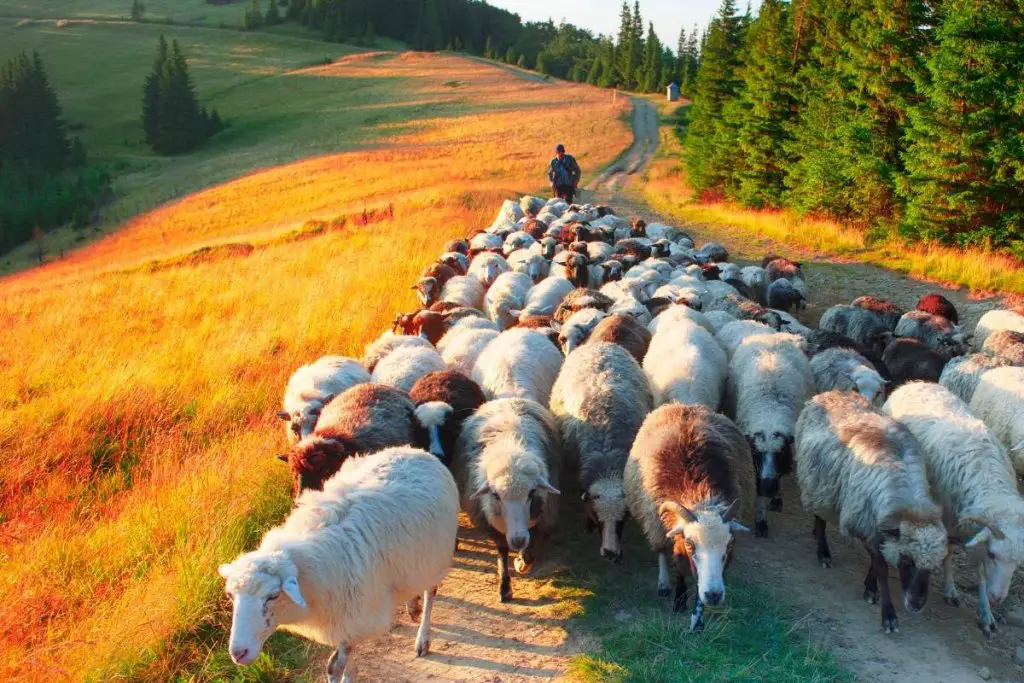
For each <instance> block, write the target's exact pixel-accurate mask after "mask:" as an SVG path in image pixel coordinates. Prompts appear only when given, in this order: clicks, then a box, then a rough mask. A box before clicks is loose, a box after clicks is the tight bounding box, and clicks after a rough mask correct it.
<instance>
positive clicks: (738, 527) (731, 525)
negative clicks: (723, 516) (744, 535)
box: [729, 519, 750, 531]
mask: <svg viewBox="0 0 1024 683" xmlns="http://www.w3.org/2000/svg"><path fill="white" fill-rule="evenodd" d="M729 528H730V529H732V530H733V531H750V528H749V527H745V526H743V525H742V524H740V523H739V522H737V521H736V520H735V519H730V520H729Z"/></svg>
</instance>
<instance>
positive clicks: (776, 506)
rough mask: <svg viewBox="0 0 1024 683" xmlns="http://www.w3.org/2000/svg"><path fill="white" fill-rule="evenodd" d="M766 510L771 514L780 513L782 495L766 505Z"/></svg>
mask: <svg viewBox="0 0 1024 683" xmlns="http://www.w3.org/2000/svg"><path fill="white" fill-rule="evenodd" d="M768 509H769V510H771V511H772V512H782V494H781V493H780V494H779V495H777V496H775V497H774V498H772V499H771V501H769V503H768Z"/></svg>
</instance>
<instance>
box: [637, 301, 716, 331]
mask: <svg viewBox="0 0 1024 683" xmlns="http://www.w3.org/2000/svg"><path fill="white" fill-rule="evenodd" d="M679 320H687V321H689V322H692V323H696V324H697V325H700V326H701V327H703V328H704V329H705V330H707V331H708V334H712V335H713V334H714V333H715V328H714V327H713V326H712V325H711V323H709V322H708V321H707V319H706V318H705V317H704V316H703V315H702V314H701V312H700V311H696V310H694V309H692V308H690V307H689V306H686V305H683V304H675V305H672V306H669V307H668V308H666V309H665V310H664V311H662V312H661V313H659V314H658V315H657V316H655V317H654V320H652V321H651V322H650V323H649V324H648V325H647V329H648V331H649V332H650V333H651V334H655V333H656V332H657V331H658V328H659V327H661V326H662V325H670V324H672V323H675V322H677V321H679Z"/></svg>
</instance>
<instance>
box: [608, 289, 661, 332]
mask: <svg viewBox="0 0 1024 683" xmlns="http://www.w3.org/2000/svg"><path fill="white" fill-rule="evenodd" d="M608 314H609V315H628V316H629V317H630V318H633V319H634V320H636V321H637V322H638V323H640V325H642V326H643V327H647V325H649V324H650V323H651V321H652V320H653V319H654V316H652V315H651V311H650V310H649V309H648V308H647V306H645V305H643V304H642V303H640V302H639V301H638V300H637V299H634V298H633V297H631V296H626V297H623V298H621V299H617V300H616V301H615V303H613V304H612V305H611V307H609V309H608Z"/></svg>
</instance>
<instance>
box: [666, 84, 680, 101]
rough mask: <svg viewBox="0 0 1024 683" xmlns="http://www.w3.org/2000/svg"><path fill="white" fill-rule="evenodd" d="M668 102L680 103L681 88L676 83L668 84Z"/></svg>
mask: <svg viewBox="0 0 1024 683" xmlns="http://www.w3.org/2000/svg"><path fill="white" fill-rule="evenodd" d="M668 101H669V102H678V101H679V86H678V85H676V84H675V83H669V84H668Z"/></svg>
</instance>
